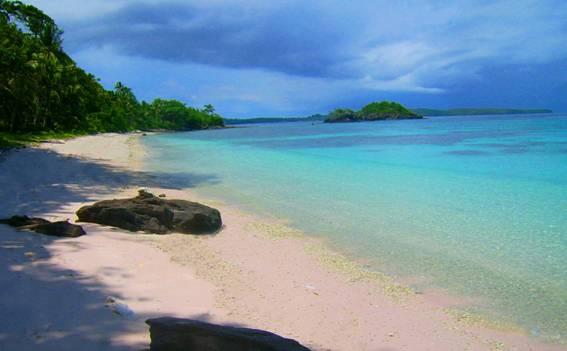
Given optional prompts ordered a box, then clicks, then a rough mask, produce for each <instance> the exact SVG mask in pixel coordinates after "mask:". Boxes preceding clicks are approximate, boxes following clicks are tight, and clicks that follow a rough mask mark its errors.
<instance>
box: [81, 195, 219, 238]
mask: <svg viewBox="0 0 567 351" xmlns="http://www.w3.org/2000/svg"><path fill="white" fill-rule="evenodd" d="M77 216H78V217H79V221H81V222H91V223H98V224H103V225H109V226H113V227H118V228H122V229H126V230H129V231H133V232H137V231H143V232H146V233H155V234H166V233H171V232H178V233H186V234H204V233H214V232H216V231H218V230H219V229H220V228H221V226H222V220H221V216H220V213H219V211H218V210H216V209H214V208H211V207H208V206H205V205H201V204H199V203H196V202H191V201H185V200H165V199H162V198H159V197H157V196H154V195H153V194H150V193H148V192H146V191H144V190H140V191H139V194H138V196H137V197H134V198H131V199H118V200H104V201H99V202H96V203H95V204H93V205H91V206H83V207H81V208H80V209H79V210H78V211H77Z"/></svg>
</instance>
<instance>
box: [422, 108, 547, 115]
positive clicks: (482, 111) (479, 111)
mask: <svg viewBox="0 0 567 351" xmlns="http://www.w3.org/2000/svg"><path fill="white" fill-rule="evenodd" d="M411 110H412V111H413V112H415V113H417V114H419V115H423V116H478V115H520V114H535V113H552V112H553V111H552V110H548V109H514V108H451V109H447V110H439V109H432V108H412V109H411Z"/></svg>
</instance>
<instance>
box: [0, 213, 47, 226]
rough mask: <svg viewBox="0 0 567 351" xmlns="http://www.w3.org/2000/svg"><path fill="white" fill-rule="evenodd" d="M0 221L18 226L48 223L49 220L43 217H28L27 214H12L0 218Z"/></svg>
mask: <svg viewBox="0 0 567 351" xmlns="http://www.w3.org/2000/svg"><path fill="white" fill-rule="evenodd" d="M0 223H2V224H7V225H10V226H12V227H16V228H18V227H23V226H27V225H34V224H47V223H49V221H48V220H46V219H43V218H30V217H28V216H12V217H10V218H5V219H0Z"/></svg>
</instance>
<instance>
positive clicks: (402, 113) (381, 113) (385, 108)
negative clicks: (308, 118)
mask: <svg viewBox="0 0 567 351" xmlns="http://www.w3.org/2000/svg"><path fill="white" fill-rule="evenodd" d="M415 118H422V117H421V116H420V115H418V114H416V113H414V112H412V111H410V110H408V109H407V108H405V107H404V106H402V105H401V104H399V103H397V102H390V101H382V102H372V103H370V104H368V105H366V106H364V107H363V108H362V109H361V110H360V111H357V112H355V111H353V110H349V109H341V108H339V109H336V110H334V111H333V112H331V113H330V114H329V116H328V117H327V118H326V119H325V122H328V123H332V122H357V121H377V120H385V119H415Z"/></svg>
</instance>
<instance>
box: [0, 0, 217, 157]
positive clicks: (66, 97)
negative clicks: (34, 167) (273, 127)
mask: <svg viewBox="0 0 567 351" xmlns="http://www.w3.org/2000/svg"><path fill="white" fill-rule="evenodd" d="M223 124H224V122H223V119H222V118H221V117H220V116H219V115H218V114H216V113H215V111H214V108H213V106H211V105H207V106H205V108H203V109H202V110H200V109H196V108H191V107H187V106H185V104H183V103H182V102H179V101H176V100H162V99H156V100H154V101H153V102H151V103H146V102H141V103H140V102H139V101H138V100H137V99H136V97H135V95H134V94H133V92H132V90H131V89H130V88H128V87H126V86H125V85H123V84H122V83H120V82H118V83H116V86H115V88H114V90H112V91H108V90H106V89H104V88H103V87H102V85H101V84H100V83H99V81H98V79H96V78H95V77H94V76H93V75H92V74H89V73H87V72H85V71H84V70H82V69H81V68H80V67H78V66H77V65H76V63H75V62H74V61H73V60H72V59H71V58H70V57H69V56H68V55H67V54H66V53H65V52H64V51H63V48H62V31H61V30H60V29H59V28H58V27H57V25H56V24H55V22H54V21H53V20H52V19H51V18H50V17H49V16H47V15H46V14H44V13H43V12H42V11H41V10H39V9H37V8H36V7H34V6H31V5H26V4H23V3H22V2H20V1H10V0H0V132H3V134H2V135H1V136H0V146H2V147H3V146H13V145H17V144H18V143H19V142H20V141H22V142H24V141H25V140H27V139H30V138H32V137H30V135H37V136H38V138H44V136H45V135H49V133H58V134H59V135H61V134H62V133H63V134H64V133H67V134H71V135H78V134H85V133H94V132H127V131H132V130H148V129H173V130H192V129H203V128H210V127H216V126H222V125H223ZM6 133H10V134H11V135H12V136H10V135H8V134H6ZM30 133H31V134H30ZM42 133H43V134H42ZM16 134H17V135H16Z"/></svg>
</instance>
